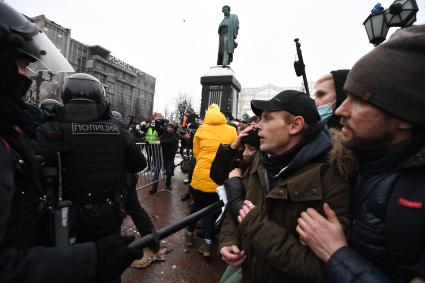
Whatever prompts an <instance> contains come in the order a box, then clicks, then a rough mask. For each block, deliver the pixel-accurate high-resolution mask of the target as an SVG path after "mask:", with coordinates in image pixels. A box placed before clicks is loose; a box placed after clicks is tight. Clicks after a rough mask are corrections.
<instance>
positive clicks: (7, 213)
mask: <svg viewBox="0 0 425 283" xmlns="http://www.w3.org/2000/svg"><path fill="white" fill-rule="evenodd" d="M12 99H13V98H10V97H6V96H5V95H2V94H0V282H46V283H53V282H69V283H71V282H92V281H93V279H94V276H95V272H96V261H97V255H96V247H95V244H94V243H86V244H78V245H74V246H72V247H68V248H47V247H43V246H41V245H40V244H39V242H38V240H39V236H40V235H39V234H37V231H36V230H35V229H36V227H35V226H36V225H35V221H37V219H36V218H34V217H35V216H36V215H37V214H38V213H39V212H40V202H39V200H40V187H39V185H37V183H38V182H39V181H38V175H37V172H36V169H35V165H34V158H33V155H32V153H31V150H30V148H29V146H28V144H27V141H26V139H27V136H26V135H25V134H24V131H22V128H21V127H18V126H19V125H20V124H21V122H22V120H24V117H25V114H24V113H23V112H22V108H21V107H19V106H18V105H17V103H16V102H12ZM18 227H19V228H18Z"/></svg>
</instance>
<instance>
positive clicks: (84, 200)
mask: <svg viewBox="0 0 425 283" xmlns="http://www.w3.org/2000/svg"><path fill="white" fill-rule="evenodd" d="M64 134H65V137H64V138H65V139H64V141H65V146H66V147H68V148H70V149H71V154H70V155H69V156H67V157H65V158H64V172H63V177H64V179H63V185H64V199H67V200H70V201H72V203H73V206H72V209H71V237H72V236H74V237H75V238H76V239H75V240H76V241H77V242H85V241H92V240H97V239H99V238H101V237H104V236H106V235H110V234H114V233H119V231H120V227H121V223H122V219H123V209H122V194H121V193H122V189H123V187H124V184H125V145H124V138H123V136H122V135H121V134H120V131H119V127H118V125H116V124H113V123H109V122H79V123H65V128H64ZM71 242H72V241H71Z"/></svg>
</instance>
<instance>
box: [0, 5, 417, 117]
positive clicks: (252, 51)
mask: <svg viewBox="0 0 425 283" xmlns="http://www.w3.org/2000/svg"><path fill="white" fill-rule="evenodd" d="M5 2H7V3H9V4H10V5H12V6H13V7H15V8H16V9H18V10H19V11H20V12H22V13H24V14H26V15H27V16H30V17H33V16H36V15H40V14H44V15H45V16H46V17H47V18H48V19H50V20H52V21H54V22H56V23H58V24H60V25H62V26H63V27H66V28H69V29H71V37H73V38H75V39H77V40H78V41H81V42H83V43H85V44H88V45H101V46H103V47H104V48H106V49H108V50H110V51H111V54H112V55H114V56H115V57H117V58H119V59H121V60H123V61H125V62H127V63H129V64H130V65H132V66H134V67H136V68H138V69H140V70H141V71H144V72H146V73H148V74H150V75H152V76H154V77H155V78H156V91H155V103H154V110H155V111H159V112H164V109H165V107H166V106H167V105H168V109H169V110H172V109H173V108H175V105H174V103H173V102H174V101H175V97H176V96H177V95H178V94H179V93H185V94H187V95H189V96H192V97H193V99H194V102H195V104H200V98H201V84H200V77H201V76H203V75H204V74H205V73H206V72H207V70H208V68H209V67H211V66H214V65H215V64H216V60H217V49H218V33H217V29H218V25H219V23H220V22H221V20H222V19H223V13H222V12H221V8H222V6H223V5H229V6H230V7H231V13H232V14H237V16H238V18H239V23H240V29H239V35H238V38H237V40H236V41H237V42H238V43H239V46H238V48H237V49H236V50H235V53H234V59H233V62H232V63H231V65H230V66H231V67H232V69H233V70H234V72H235V74H236V77H237V79H238V80H239V82H240V83H241V85H242V87H243V88H246V87H259V86H263V85H265V84H268V83H271V84H274V85H277V86H281V87H291V86H294V87H299V86H300V85H301V84H302V78H299V77H297V76H296V75H295V72H294V68H293V62H294V59H295V58H296V56H295V55H296V50H295V44H294V38H299V39H300V43H301V49H302V52H303V57H304V61H305V64H306V73H307V79H308V80H309V81H315V80H316V79H318V78H319V77H320V76H321V75H323V74H325V73H327V72H329V71H331V70H335V69H341V68H351V66H352V65H353V64H354V63H355V62H356V60H357V59H359V58H360V57H361V56H362V55H363V54H365V53H366V52H367V51H368V50H370V49H371V48H373V47H372V45H371V44H369V43H368V38H367V35H366V31H365V29H364V26H363V25H362V23H363V21H364V20H365V19H366V17H367V16H368V15H369V14H370V10H371V9H372V8H373V6H374V5H375V4H376V2H377V1H370V0H322V1H317V0H293V1H288V0H262V1H250V0H227V1H223V0H178V1H177V0H149V1H147V0H120V1H110V0H84V1H83V0H73V1H65V0H61V1H58V0H31V1H30V0H6V1H5ZM380 2H381V3H382V5H383V6H384V7H385V8H387V7H388V6H389V5H391V3H392V2H393V1H389V0H382V1H380ZM417 3H418V6H419V12H418V14H417V21H416V24H420V23H425V0H417ZM395 30H396V28H391V29H390V33H392V32H394V31H395ZM194 106H195V109H199V105H194Z"/></svg>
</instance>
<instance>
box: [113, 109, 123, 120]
mask: <svg viewBox="0 0 425 283" xmlns="http://www.w3.org/2000/svg"><path fill="white" fill-rule="evenodd" d="M111 114H112V118H115V119H119V120H120V119H122V115H121V113H120V112H118V111H111Z"/></svg>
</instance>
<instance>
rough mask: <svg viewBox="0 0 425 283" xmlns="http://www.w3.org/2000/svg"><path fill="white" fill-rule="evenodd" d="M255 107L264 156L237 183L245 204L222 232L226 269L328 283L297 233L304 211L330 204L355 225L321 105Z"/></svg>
mask: <svg viewBox="0 0 425 283" xmlns="http://www.w3.org/2000/svg"><path fill="white" fill-rule="evenodd" d="M251 107H252V110H253V111H254V113H255V114H256V115H258V116H260V117H261V120H260V121H259V123H258V124H257V125H256V126H255V128H256V129H258V136H259V138H260V151H258V152H257V153H256V155H255V157H254V160H253V162H252V164H251V166H250V168H248V170H247V171H246V172H248V174H246V175H244V176H241V177H238V176H234V177H232V178H240V179H241V182H242V184H243V188H242V189H245V199H246V200H245V202H244V203H243V205H242V207H239V208H236V209H235V208H234V207H230V209H229V210H228V213H232V212H236V213H237V214H238V215H232V218H233V219H235V221H233V222H231V221H227V223H226V225H225V226H223V227H222V230H221V232H220V233H221V234H220V253H221V255H222V258H223V260H224V261H225V262H226V263H228V264H230V265H233V266H238V265H240V264H242V276H243V281H244V282H321V281H323V280H324V268H323V263H321V261H320V259H319V258H318V257H316V256H315V255H314V253H313V252H312V251H311V250H310V249H309V248H308V247H307V246H305V245H303V243H302V242H301V241H300V240H299V237H298V235H297V234H296V231H295V228H296V220H297V217H298V216H299V214H300V213H301V211H302V210H303V208H305V207H310V206H312V207H316V208H317V209H321V208H322V206H323V203H324V202H330V203H332V205H333V206H334V207H336V209H337V210H338V211H339V212H338V213H339V215H340V216H341V217H340V221H342V222H343V223H346V224H348V222H349V221H348V219H349V217H350V215H349V210H350V209H349V204H350V200H349V186H348V183H347V181H346V178H345V177H344V176H341V174H340V172H339V171H338V170H337V166H336V165H335V164H334V163H330V162H328V158H327V156H328V150H329V149H330V148H331V140H330V135H329V131H328V129H327V128H326V127H325V126H324V123H323V122H320V116H319V114H318V113H317V109H316V106H315V104H314V101H313V100H312V99H311V98H309V97H308V96H307V95H306V94H304V93H302V92H299V91H294V90H286V91H283V92H281V93H279V94H278V95H276V96H275V97H273V98H272V99H271V100H269V101H261V100H253V101H252V102H251ZM336 160H340V159H338V158H337V159H336ZM232 178H230V179H229V181H230V180H231V179H232ZM236 204H237V203H235V205H236ZM239 206H240V205H239ZM227 219H229V217H227ZM245 259H246V260H245Z"/></svg>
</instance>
